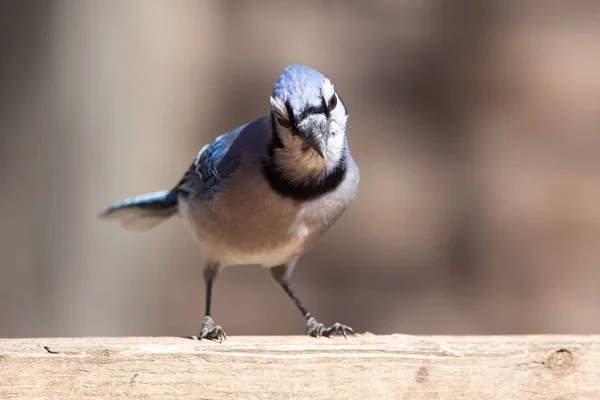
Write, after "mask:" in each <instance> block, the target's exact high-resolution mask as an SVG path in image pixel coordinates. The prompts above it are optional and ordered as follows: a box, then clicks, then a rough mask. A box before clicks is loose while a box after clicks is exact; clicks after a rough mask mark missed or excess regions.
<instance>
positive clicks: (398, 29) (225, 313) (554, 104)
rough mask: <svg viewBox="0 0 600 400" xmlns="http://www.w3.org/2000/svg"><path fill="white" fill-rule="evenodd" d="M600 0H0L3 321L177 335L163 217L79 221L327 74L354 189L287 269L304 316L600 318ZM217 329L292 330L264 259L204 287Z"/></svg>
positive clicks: (188, 320)
mask: <svg viewBox="0 0 600 400" xmlns="http://www.w3.org/2000/svg"><path fill="white" fill-rule="evenodd" d="M599 38H600V2H598V1H567V0H565V1H527V2H524V1H519V0H507V1H497V2H494V1H477V0H472V1H469V0H446V1H442V0H437V1H436V0H403V1H383V0H381V1H368V2H367V1H347V0H346V1H342V0H339V1H328V2H327V1H313V2H292V1H277V2H275V1H256V0H253V1H216V0H215V1H208V0H207V1H179V0H178V1H170V2H167V1H150V0H139V1H117V0H110V1H109V0H105V1H94V0H71V1H66V0H62V1H61V0H55V1H49V0H48V1H32V0H30V1H27V2H25V1H3V2H0V51H1V56H2V57H1V61H0V166H1V168H0V190H1V196H0V221H2V223H1V226H0V336H3V337H12V336H22V337H30V336H74V335H90V336H100V335H181V336H183V335H192V334H196V333H197V331H198V329H199V326H200V323H201V318H202V313H203V308H204V306H203V303H204V284H203V281H202V268H201V267H202V265H201V255H200V252H199V249H198V247H197V246H196V244H195V242H194V241H193V239H192V237H191V235H190V234H189V232H188V230H187V228H186V226H185V225H184V224H183V222H182V221H181V220H180V219H173V220H171V221H169V222H167V223H165V224H163V225H161V226H159V227H158V228H156V229H155V230H153V231H151V232H149V233H144V234H135V233H131V232H127V231H125V230H123V229H121V228H120V227H119V226H118V225H117V224H112V223H102V222H99V221H98V220H97V219H96V214H97V212H98V211H100V210H101V209H102V208H104V207H105V206H108V205H109V204H111V203H112V202H113V201H116V200H119V199H121V198H124V197H128V196H130V195H134V194H139V193H143V192H147V191H153V190H158V189H163V188H168V187H170V186H172V185H173V184H175V183H176V182H177V181H178V179H179V178H180V176H181V175H182V173H183V172H184V170H185V169H186V168H187V167H188V166H189V164H190V162H191V161H192V160H193V158H194V157H195V155H196V152H197V151H198V150H199V149H200V147H201V146H202V145H203V144H204V143H205V142H207V141H210V140H212V139H213V138H214V137H215V136H217V135H218V134H220V133H222V132H226V131H228V130H230V129H232V128H234V127H236V126H238V125H240V124H242V123H244V122H247V121H250V120H253V119H255V118H257V117H259V116H261V115H263V114H264V113H265V112H266V111H267V110H268V104H269V103H268V96H269V95H270V93H271V88H272V85H273V83H274V82H275V80H276V79H277V77H278V75H279V74H280V73H281V71H282V70H283V68H284V67H285V66H286V65H288V64H291V63H303V64H307V65H310V66H312V67H315V68H317V69H319V70H321V71H322V72H323V73H325V74H326V75H328V76H329V77H330V78H331V79H332V80H333V82H334V83H335V84H336V87H337V88H338V90H339V92H340V94H341V96H342V97H343V99H344V101H345V103H346V105H347V107H348V109H349V113H350V129H349V137H350V143H351V149H352V152H353V154H354V156H355V159H356V160H357V162H358V164H359V165H360V167H361V187H360V190H359V194H358V196H357V198H356V200H355V202H354V203H353V204H352V206H351V207H350V209H349V210H348V211H347V213H346V214H345V215H344V217H343V218H342V219H341V220H340V221H339V222H338V224H337V225H336V226H335V227H334V228H333V229H332V230H331V231H330V233H329V234H328V235H327V236H326V237H325V238H324V239H323V240H322V241H321V242H320V244H319V245H318V246H317V247H316V248H315V249H314V250H313V251H312V252H311V253H309V254H308V255H306V256H305V257H304V258H303V259H302V260H301V262H300V264H299V268H298V269H297V271H296V274H295V275H294V279H293V285H294V286H295V288H296V290H297V291H298V293H299V295H300V297H301V298H302V299H303V300H304V302H305V303H306V304H307V306H308V308H309V309H310V310H311V311H312V313H313V314H314V315H315V316H316V317H317V318H319V319H321V320H322V321H323V322H326V323H332V322H335V321H341V322H343V323H346V324H348V325H351V326H353V327H354V328H355V329H356V330H357V331H361V332H362V331H365V330H368V331H371V332H375V333H389V332H402V333H418V334H442V333H445V334H491V333H495V334H508V333H563V332H564V333H567V332H569V333H588V332H599V331H600V312H599V311H598V310H597V306H598V305H599V304H600V290H599V289H600V42H599ZM214 317H215V320H216V321H217V322H218V323H219V324H221V325H222V326H223V327H224V328H225V330H226V331H227V333H228V334H229V335H238V334H301V333H302V332H303V330H304V322H303V320H302V318H301V316H300V314H299V313H298V312H297V310H296V309H295V308H294V306H293V304H292V302H291V301H289V300H288V298H287V297H286V295H285V293H284V292H283V291H282V290H281V289H280V288H279V287H278V286H277V285H276V284H275V283H274V282H272V281H271V278H270V276H269V274H268V273H267V271H263V270H261V269H259V268H254V267H251V268H243V267H234V268H230V269H227V270H225V271H224V272H223V273H222V274H221V276H220V278H219V280H218V281H217V284H216V288H215V304H214Z"/></svg>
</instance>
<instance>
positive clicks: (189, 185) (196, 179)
mask: <svg viewBox="0 0 600 400" xmlns="http://www.w3.org/2000/svg"><path fill="white" fill-rule="evenodd" d="M245 126H246V125H243V126H240V127H239V128H237V129H235V130H233V131H231V132H228V133H224V134H222V135H220V136H219V137H217V138H216V139H215V141H214V142H212V143H210V144H207V145H206V146H204V147H203V148H202V149H201V150H200V152H199V153H198V156H197V157H196V159H195V160H194V162H193V163H192V165H191V166H190V168H189V169H188V170H187V172H186V173H185V175H184V176H183V178H182V179H181V181H180V182H179V184H178V185H177V189H178V190H179V191H182V192H184V193H188V194H202V195H204V196H208V195H210V194H211V193H212V192H213V191H214V189H215V188H216V187H218V186H219V184H220V183H221V182H222V181H223V180H225V179H227V177H228V176H229V174H230V173H231V172H233V171H223V169H222V168H221V169H220V168H219V166H220V164H221V161H222V160H223V158H224V157H225V156H226V155H227V152H228V151H229V149H230V148H231V145H232V144H233V142H234V141H235V139H236V138H237V137H238V135H239V133H240V132H241V131H242V130H243V128H244V127H245Z"/></svg>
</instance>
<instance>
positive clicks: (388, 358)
mask: <svg viewBox="0 0 600 400" xmlns="http://www.w3.org/2000/svg"><path fill="white" fill-rule="evenodd" d="M34 398H35V399H61V398H72V399H92V398H124V399H138V398H141V399H233V398H235V399H301V398H306V399H448V400H455V399H498V400H513V399H514V400H528V399H531V400H546V399H548V400H574V399H590V400H595V399H600V336H473V337H468V336H467V337H452V336H406V335H386V336H376V335H358V336H357V337H354V338H352V337H350V338H349V339H348V340H344V339H343V338H334V339H325V338H322V339H313V338H309V337H296V336H290V337H276V336H273V337H269V336H266V337H265V336H262V337H230V338H228V340H227V341H225V342H223V343H215V342H208V341H202V342H198V341H194V340H191V339H185V338H172V337H160V338H137V337H127V338H61V339H0V399H3V400H5V399H6V400H8V399H34Z"/></svg>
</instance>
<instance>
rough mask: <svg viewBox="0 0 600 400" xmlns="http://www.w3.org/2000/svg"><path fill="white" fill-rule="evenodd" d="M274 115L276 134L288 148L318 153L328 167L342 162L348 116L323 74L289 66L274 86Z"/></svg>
mask: <svg viewBox="0 0 600 400" xmlns="http://www.w3.org/2000/svg"><path fill="white" fill-rule="evenodd" d="M271 115H272V117H273V118H272V119H273V129H274V131H275V132H274V133H275V134H277V135H278V136H279V139H280V140H281V142H282V144H283V145H284V146H292V147H293V148H297V149H299V150H300V151H301V152H304V153H312V152H314V153H316V154H318V156H319V157H320V158H321V159H322V162H323V163H325V164H330V165H331V164H334V163H336V162H337V161H338V160H339V159H340V157H341V155H342V152H343V151H344V146H345V143H346V142H345V141H346V138H345V136H346V121H347V119H348V113H347V111H346V107H345V106H344V103H343V101H342V100H341V98H340V97H339V95H338V94H337V93H336V91H335V88H334V87H333V84H332V83H331V81H330V80H329V79H327V78H326V77H325V76H324V75H323V74H321V73H320V72H319V71H316V70H314V69H312V68H309V67H306V66H304V65H290V66H289V67H287V68H286V69H285V70H284V71H283V73H282V74H281V76H280V77H279V80H278V81H277V83H275V86H274V87H273V94H272V96H271ZM309 155H311V156H312V155H313V154H309Z"/></svg>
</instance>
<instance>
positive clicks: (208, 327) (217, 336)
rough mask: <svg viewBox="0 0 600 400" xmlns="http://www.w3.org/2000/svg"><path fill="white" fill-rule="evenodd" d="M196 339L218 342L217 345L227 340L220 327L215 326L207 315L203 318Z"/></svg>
mask: <svg viewBox="0 0 600 400" xmlns="http://www.w3.org/2000/svg"><path fill="white" fill-rule="evenodd" d="M197 339H198V340H202V339H208V340H215V341H216V340H218V341H219V343H222V342H223V339H225V340H227V335H226V334H225V331H224V330H223V328H221V326H220V325H215V323H214V321H213V320H212V318H211V317H209V316H208V315H207V316H206V317H204V321H203V322H202V328H201V329H200V333H199V334H198V337H197Z"/></svg>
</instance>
